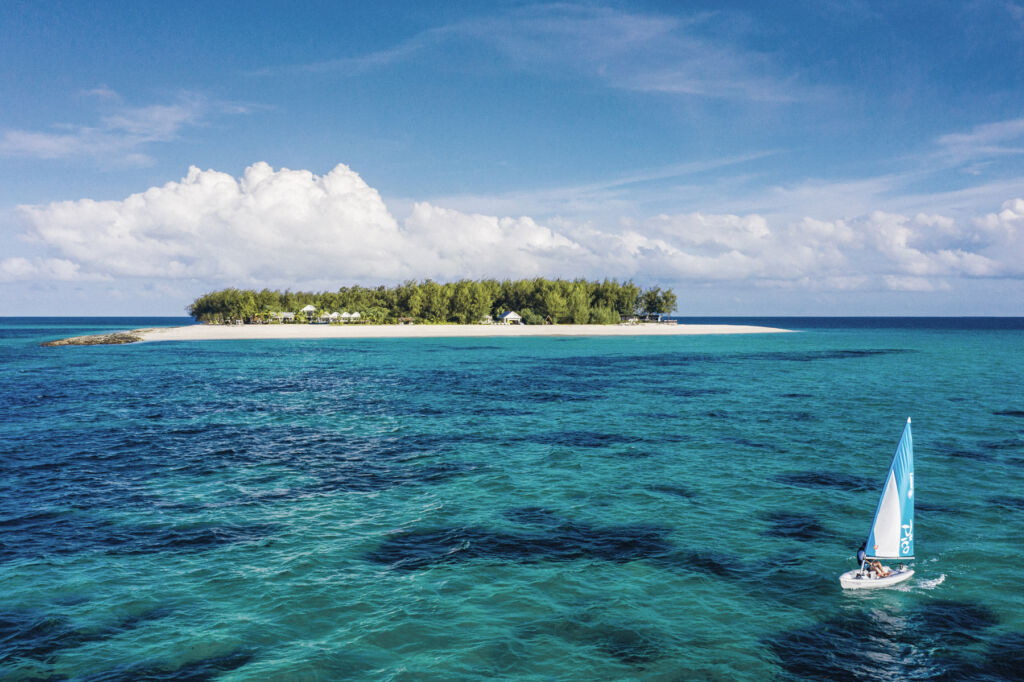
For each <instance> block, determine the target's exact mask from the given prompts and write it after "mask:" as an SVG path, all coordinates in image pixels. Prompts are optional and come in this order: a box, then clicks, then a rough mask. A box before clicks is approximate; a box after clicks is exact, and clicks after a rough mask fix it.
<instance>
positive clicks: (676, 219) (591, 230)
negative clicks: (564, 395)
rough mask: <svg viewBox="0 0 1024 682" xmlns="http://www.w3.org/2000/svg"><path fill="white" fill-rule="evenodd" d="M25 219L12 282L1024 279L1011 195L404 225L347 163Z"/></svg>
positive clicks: (847, 284) (435, 209) (86, 202)
mask: <svg viewBox="0 0 1024 682" xmlns="http://www.w3.org/2000/svg"><path fill="white" fill-rule="evenodd" d="M19 211H20V214H21V216H22V218H23V220H24V222H25V225H26V228H27V229H26V231H25V235H24V237H25V238H26V239H27V240H29V241H31V242H35V243H36V244H37V245H38V246H40V247H42V248H44V249H46V250H48V251H49V252H50V255H51V256H52V257H51V258H48V259H45V260H40V261H35V262H32V261H28V260H27V259H24V258H8V259H7V260H6V261H3V262H2V264H0V277H3V278H6V279H26V278H45V277H50V278H53V279H71V278H81V277H114V278H149V279H152V278H156V279H163V280H168V281H174V280H199V281H202V282H204V283H209V284H222V285H247V286H260V285H271V286H292V287H298V286H302V287H309V286H337V285H339V284H341V283H345V282H354V281H361V282H366V283H372V282H393V281H398V280H402V279H405V278H426V277H432V278H436V279H442V280H450V279H456V278H461V277H530V276H537V275H545V276H566V277H575V276H588V277H604V276H614V277H619V278H628V277H633V278H637V279H639V280H657V281H660V282H663V283H680V282H694V281H701V282H727V281H731V282H748V283H752V284H757V285H762V286H772V287H784V288H791V289H792V288H801V289H815V290H838V291H843V290H850V289H863V288H886V289H891V290H896V291H932V290H940V289H943V288H946V287H948V286H949V281H951V280H953V279H955V278H958V277H1021V276H1024V266H1022V263H1024V237H1022V235H1024V200H1021V199H1017V200H1013V201H1009V202H1006V204H1004V205H1003V207H1002V210H1001V211H1000V212H999V213H993V214H989V215H986V216H982V217H979V218H977V219H974V220H972V221H968V222H966V223H958V222H957V221H955V220H953V219H951V218H948V217H945V216H942V215H932V214H925V213H921V214H917V215H914V216H904V215H899V214H893V213H885V212H881V211H875V212H871V213H867V214H865V215H863V216H860V217H858V218H855V219H851V220H831V221H827V220H818V219H815V218H811V217H807V218H804V219H802V220H798V221H794V222H786V223H779V224H773V223H772V222H771V221H769V220H768V219H767V218H765V217H763V216H761V215H758V214H749V215H732V214H706V213H689V214H673V215H669V214H663V215H656V216H652V217H650V218H646V219H643V220H622V221H620V222H618V223H616V224H612V225H605V224H595V223H590V222H577V221H572V220H565V219H558V218H554V219H551V220H548V221H537V220H535V219H533V218H530V217H525V216H523V217H517V218H513V217H496V216H489V215H483V214H474V213H465V212H461V211H457V210H454V209H451V208H444V207H441V206H436V205H433V204H431V203H428V202H419V203H415V204H414V205H413V206H412V210H411V212H410V214H409V215H408V216H407V217H405V218H404V219H403V220H401V221H399V220H396V219H395V217H393V216H392V214H391V213H390V211H389V209H388V207H387V206H386V205H385V203H384V201H383V199H382V198H381V196H380V194H379V193H378V192H377V190H375V189H374V188H372V187H370V186H369V185H367V184H366V183H365V182H364V181H363V179H362V178H361V177H360V176H359V175H358V174H357V173H356V172H354V171H353V170H351V169H350V168H348V167H347V166H344V165H339V166H337V167H336V168H334V169H333V170H332V171H330V172H329V173H327V174H325V175H321V176H318V175H315V174H313V173H312V172H310V171H306V170H289V169H284V168H282V169H279V170H274V169H273V168H271V167H270V166H269V165H268V164H266V163H257V164H254V165H252V166H250V167H249V168H247V169H246V170H245V172H244V174H243V175H242V177H241V178H235V177H233V176H231V175H229V174H226V173H221V172H217V171H214V170H206V171H203V170H200V169H198V168H195V167H193V168H191V169H189V172H188V174H187V175H186V176H185V177H184V178H183V179H181V180H180V181H177V182H169V183H167V184H165V185H163V186H161V187H152V188H150V189H148V190H146V191H145V192H142V193H139V194H134V195H132V196H130V197H128V198H126V199H124V200H122V201H93V200H90V199H83V200H79V201H66V202H55V203H51V204H45V205H37V206H22V207H19ZM545 223H546V224H545Z"/></svg>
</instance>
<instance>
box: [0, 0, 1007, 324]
mask: <svg viewBox="0 0 1024 682" xmlns="http://www.w3.org/2000/svg"><path fill="white" fill-rule="evenodd" d="M367 5H368V4H367V3H351V4H342V3H336V2H324V3H301V6H298V7H292V6H286V5H284V4H281V3H259V2H247V3H234V4H232V3H177V4H174V5H171V4H167V3H134V4H126V3H103V2H92V3H68V4H60V3H43V2H26V3H20V2H6V3H4V6H3V9H2V10H0V35H3V36H4V40H3V41H0V93H2V96H0V169H2V177H3V179H4V182H3V183H0V239H2V244H3V246H4V248H3V252H2V253H0V287H3V288H4V289H5V292H6V294H7V295H5V296H4V297H3V301H4V303H3V304H2V305H0V314H32V313H49V314H115V313H124V314H137V313H138V314H142V313H154V314H176V313H178V312H179V311H181V310H182V308H183V307H184V305H186V304H187V303H188V302H189V301H190V300H191V299H192V298H193V297H194V296H195V295H197V294H198V293H201V292H203V291H205V290H208V289H211V288H215V287H221V286H230V285H239V286H262V285H264V284H266V285H269V286H292V287H293V288H294V287H315V288H335V287H337V286H339V285H341V284H350V283H354V282H361V283H365V284H376V283H390V282H394V281H399V280H402V279H406V278H410V277H413V278H423V277H434V278H438V279H455V278H459V277H464V276H466V277H479V276H488V275H494V276H501V277H504V276H533V275H545V276H566V277H575V276H587V277H599V276H614V277H619V278H627V277H632V278H634V279H636V280H637V281H639V282H642V283H660V284H665V285H669V286H673V287H674V288H675V289H676V291H677V292H678V293H679V299H680V313H682V314H688V313H691V314H700V315H707V314H722V315H744V314H954V315H956V314H1010V315H1020V314H1024V286H1022V284H1021V282H1022V278H1024V202H1019V203H1018V201H1017V200H1019V199H1021V198H1024V172H1022V170H1021V159H1022V155H1024V68H1022V67H1024V3H1019V2H1013V1H995V0H992V1H987V0H986V1H977V2H920V3H912V2H907V3H884V2H878V3H872V2H820V1H818V2H789V3H764V2H750V3H747V2H731V3H730V2H703V3H702V2H690V3H679V2H671V3H635V2H634V3H608V4H594V3H580V4H571V3H566V4H527V3H462V4H460V3H444V5H443V6H434V7H430V6H427V3H380V4H377V5H375V6H372V7H371V6H367ZM893 5H896V6H893ZM339 164H343V166H341V167H339ZM192 167H195V169H196V170H195V171H190V168H192ZM284 169H287V170H284Z"/></svg>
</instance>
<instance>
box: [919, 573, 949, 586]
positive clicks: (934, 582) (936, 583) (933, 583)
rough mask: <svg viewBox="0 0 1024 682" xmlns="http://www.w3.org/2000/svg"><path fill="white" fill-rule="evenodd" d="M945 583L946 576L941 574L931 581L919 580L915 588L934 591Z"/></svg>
mask: <svg viewBox="0 0 1024 682" xmlns="http://www.w3.org/2000/svg"><path fill="white" fill-rule="evenodd" d="M944 582H946V574H945V573H943V574H942V575H940V576H939V577H938V578H932V579H931V580H919V581H918V582H917V584H916V585H915V587H917V588H918V589H921V590H934V589H935V588H936V587H938V586H939V585H941V584H942V583H944Z"/></svg>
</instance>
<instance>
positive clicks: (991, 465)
mask: <svg viewBox="0 0 1024 682" xmlns="http://www.w3.org/2000/svg"><path fill="white" fill-rule="evenodd" d="M686 321H691V320H689V319H687V320H686ZM692 321H707V319H706V318H705V319H702V320H692ZM713 321H715V322H722V321H733V322H742V323H763V324H769V325H772V326H783V327H787V328H790V329H799V330H801V331H800V333H795V334H785V335H750V336H698V337H671V338H669V337H660V338H548V339H449V340H430V339H420V340H417V339H396V340H382V339H365V340H350V341H349V340H318V341H282V340H276V341H245V342H226V341H218V342H202V343H199V342H192V343H148V344H136V345H128V346H97V347H77V348H76V347H71V348H41V347H39V346H38V343H39V342H40V341H44V340H48V339H52V338H59V337H63V336H70V335H76V334H83V333H90V332H98V331H107V330H115V329H125V328H134V327H144V326H158V325H169V324H182V323H185V322H186V320H184V319H174V318H155V319H146V318H134V319H128V318H116V319H99V318H75V319H72V318H56V319H47V318H6V319H0V367H2V373H0V678H3V679H27V678H76V679H103V680H108V679H139V678H154V677H164V678H169V679H180V678H188V679H208V678H214V677H224V678H233V679H265V678H292V677H299V678H305V679H318V678H322V679H343V678H348V677H352V678H360V679H365V678H370V679H482V678H488V679H490V678H520V679H545V680H547V679H587V680H590V679H712V680H733V679H750V680H763V679H772V678H776V679H872V680H878V679H893V680H895V679H992V680H996V679H1020V678H1021V675H1022V671H1024V653H1022V652H1024V584H1022V582H1024V581H1022V578H1024V574H1022V570H1021V564H1020V557H1021V548H1022V531H1024V490H1022V483H1024V390H1022V388H1024V320H1021V319H1020V318H1016V319H994V318H967V319H949V318H924V319H914V318H852V319H851V318H764V319H762V318H757V319H753V318H742V319H728V318H726V319H723V318H715V319H714V320H713ZM908 415H912V416H913V419H914V441H915V451H916V457H917V473H916V477H915V490H916V501H917V520H916V526H917V527H916V531H915V540H916V545H917V551H918V558H917V562H916V564H915V568H916V570H917V575H916V576H915V578H914V580H913V581H912V582H910V583H909V584H906V585H904V586H902V587H901V588H900V589H892V590H885V591H879V592H875V593H869V594H849V593H843V591H842V590H841V589H840V588H839V585H838V582H837V576H838V575H839V573H841V572H842V571H844V570H847V569H849V568H852V567H853V554H854V551H855V549H856V547H857V546H858V545H859V544H860V542H861V541H862V540H863V538H864V536H865V535H866V533H867V526H868V524H869V523H870V520H871V519H870V517H871V514H872V513H873V511H874V508H875V504H876V502H877V499H878V494H879V488H880V486H881V481H882V477H883V476H884V475H885V473H886V469H887V467H888V464H889V459H890V457H891V455H892V450H893V448H894V447H895V445H896V441H897V440H898V438H899V435H900V432H901V430H902V427H903V422H904V421H905V419H906V417H907V416H908Z"/></svg>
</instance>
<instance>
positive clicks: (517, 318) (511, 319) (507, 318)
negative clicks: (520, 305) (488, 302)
mask: <svg viewBox="0 0 1024 682" xmlns="http://www.w3.org/2000/svg"><path fill="white" fill-rule="evenodd" d="M498 322H500V323H501V324H522V323H523V318H522V316H521V315H520V314H519V313H517V312H516V311H514V310H509V311H508V312H505V313H502V314H501V315H499V316H498Z"/></svg>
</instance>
